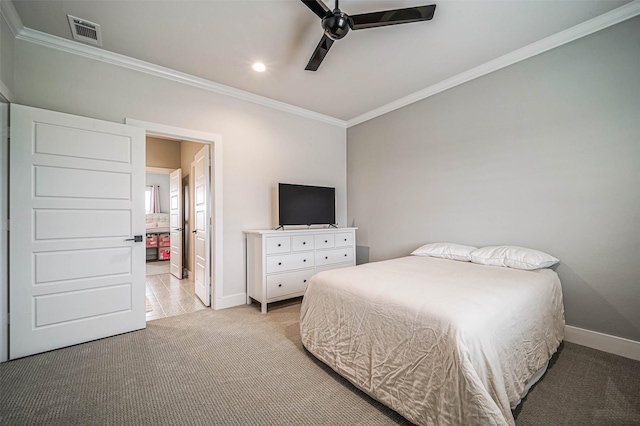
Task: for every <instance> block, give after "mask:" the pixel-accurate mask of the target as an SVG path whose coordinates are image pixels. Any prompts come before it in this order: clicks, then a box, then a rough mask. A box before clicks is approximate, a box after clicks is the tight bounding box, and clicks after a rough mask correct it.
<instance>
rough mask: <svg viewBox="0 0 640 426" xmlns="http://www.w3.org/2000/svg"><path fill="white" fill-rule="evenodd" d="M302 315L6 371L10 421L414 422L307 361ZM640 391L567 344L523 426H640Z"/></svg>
mask: <svg viewBox="0 0 640 426" xmlns="http://www.w3.org/2000/svg"><path fill="white" fill-rule="evenodd" d="M298 317H299V304H298V303H295V304H288V305H284V306H282V307H279V308H270V311H269V313H268V314H266V315H262V314H260V311H259V308H258V307H257V306H255V305H254V306H241V307H236V308H231V309H227V310H223V311H212V310H209V309H206V310H202V311H198V312H195V313H191V314H186V315H181V316H177V317H171V318H166V319H160V320H156V321H153V322H150V323H148V324H147V329H146V330H142V331H137V332H133V333H127V334H123V335H120V336H115V337H111V338H108V339H102V340H98V341H94V342H89V343H85V344H82V345H77V346H73V347H69V348H65V349H60V350H57V351H52V352H48V353H44V354H40V355H35V356H32V357H28V358H24V359H20V360H16V361H11V362H8V363H3V364H0V424H2V425H314V426H315V425H345V426H346V425H349V426H351V425H361V426H365V425H366V426H375V425H396V424H409V423H408V422H407V421H406V420H405V419H403V418H402V417H400V416H399V415H398V414H396V413H395V412H393V411H391V410H389V409H388V408H386V407H385V406H383V405H382V404H380V403H378V402H376V401H374V400H372V399H371V398H369V397H368V396H366V395H365V394H363V393H362V392H360V391H359V390H357V389H356V388H354V387H353V386H352V385H350V384H349V383H348V382H346V381H345V380H344V379H342V378H341V377H340V376H338V375H336V374H335V373H334V372H333V371H331V370H330V369H329V368H327V367H326V366H324V364H321V363H320V362H318V361H317V360H315V358H313V356H311V355H310V354H308V353H307V352H306V351H305V350H304V349H303V348H302V346H301V344H300V334H299V322H298ZM639 394H640V362H635V361H631V360H628V359H625V358H620V357H616V356H614V355H609V354H605V353H602V352H598V351H595V350H591V349H588V348H584V347H581V346H577V345H572V344H566V345H565V346H564V348H563V350H562V352H561V353H560V355H559V356H558V357H557V359H556V360H555V362H554V363H553V365H552V366H551V368H550V369H549V371H548V372H547V374H546V376H545V377H544V378H543V379H542V381H541V382H540V383H539V384H538V385H537V386H535V387H534V388H533V389H532V391H531V393H530V394H529V397H528V398H527V399H526V400H525V401H524V403H523V404H522V406H521V408H519V409H518V410H517V415H518V417H517V420H516V425H517V426H523V425H554V426H556V425H607V426H609V425H638V424H640V407H639V405H638V404H639V398H638V395H639Z"/></svg>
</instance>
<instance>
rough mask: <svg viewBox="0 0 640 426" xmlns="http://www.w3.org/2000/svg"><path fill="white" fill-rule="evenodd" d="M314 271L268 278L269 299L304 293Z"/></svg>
mask: <svg viewBox="0 0 640 426" xmlns="http://www.w3.org/2000/svg"><path fill="white" fill-rule="evenodd" d="M314 273H315V272H314V270H313V269H311V270H305V271H297V272H287V273H284V274H275V275H268V276H267V299H272V298H274V297H280V296H284V295H287V294H293V293H304V291H305V289H306V288H307V281H309V278H311V276H312V275H313V274H314Z"/></svg>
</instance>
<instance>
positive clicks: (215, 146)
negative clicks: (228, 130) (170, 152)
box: [125, 118, 232, 310]
mask: <svg viewBox="0 0 640 426" xmlns="http://www.w3.org/2000/svg"><path fill="white" fill-rule="evenodd" d="M125 124H128V125H131V126H135V127H141V128H143V129H145V131H146V134H147V136H159V137H164V138H169V139H178V140H184V141H188V142H197V143H201V144H208V145H211V152H210V155H211V157H212V158H211V166H212V169H213V170H211V183H210V189H211V194H210V195H211V227H210V231H211V247H210V253H211V258H210V271H211V277H210V280H211V308H212V309H215V310H217V309H224V308H227V307H229V306H232V305H228V306H227V304H225V303H224V301H223V292H222V261H223V256H222V249H223V247H222V241H223V240H222V238H223V228H222V136H220V135H218V134H215V133H207V132H201V131H198V130H191V129H185V128H181V127H173V126H167V125H165V124H160V123H152V122H148V121H142V120H136V119H132V118H126V119H125Z"/></svg>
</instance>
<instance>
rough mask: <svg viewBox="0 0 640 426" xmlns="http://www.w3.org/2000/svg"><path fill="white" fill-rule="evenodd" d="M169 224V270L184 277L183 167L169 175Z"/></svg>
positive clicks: (178, 276)
mask: <svg viewBox="0 0 640 426" xmlns="http://www.w3.org/2000/svg"><path fill="white" fill-rule="evenodd" d="M169 200H170V202H169V225H170V226H171V233H170V239H171V257H170V260H169V271H170V272H171V274H172V275H174V276H175V277H177V278H180V279H182V238H183V236H182V234H183V232H184V229H183V227H182V222H183V219H182V169H177V170H175V171H173V172H171V174H170V175H169Z"/></svg>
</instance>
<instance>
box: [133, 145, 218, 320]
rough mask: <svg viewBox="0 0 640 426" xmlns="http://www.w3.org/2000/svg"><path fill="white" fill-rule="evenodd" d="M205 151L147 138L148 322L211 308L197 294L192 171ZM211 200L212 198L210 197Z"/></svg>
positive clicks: (200, 146)
mask: <svg viewBox="0 0 640 426" xmlns="http://www.w3.org/2000/svg"><path fill="white" fill-rule="evenodd" d="M203 147H208V145H205V144H202V143H198V142H192V141H187V140H179V139H174V138H168V137H164V136H163V137H160V136H151V135H148V136H147V137H146V148H145V149H146V182H145V183H146V186H145V227H146V237H145V244H146V280H145V281H146V319H147V321H151V320H155V319H160V318H166V317H170V316H175V315H181V314H184V313H190V312H194V311H197V310H201V309H204V308H205V307H206V306H207V304H208V303H206V302H209V300H208V299H206V298H204V297H202V295H199V294H197V293H198V292H197V288H198V284H199V283H198V280H197V279H195V277H196V276H197V274H196V270H197V262H196V261H195V260H194V255H195V252H196V250H195V249H194V247H195V240H196V235H195V234H192V233H191V232H190V231H191V228H192V226H190V224H191V223H195V219H194V218H193V217H192V216H193V213H194V211H196V210H197V209H196V206H195V205H193V203H194V201H195V200H196V197H194V194H193V188H195V186H194V184H193V183H191V182H193V181H194V180H195V178H194V174H193V171H192V170H193V167H194V164H195V162H196V157H197V154H198V153H199V152H200V151H201V150H202V149H203ZM206 197H207V198H210V197H211V195H210V193H208V194H206ZM200 286H201V285H200ZM201 299H202V300H201Z"/></svg>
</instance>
